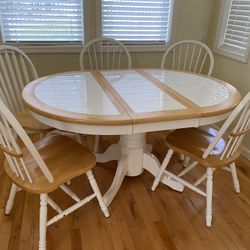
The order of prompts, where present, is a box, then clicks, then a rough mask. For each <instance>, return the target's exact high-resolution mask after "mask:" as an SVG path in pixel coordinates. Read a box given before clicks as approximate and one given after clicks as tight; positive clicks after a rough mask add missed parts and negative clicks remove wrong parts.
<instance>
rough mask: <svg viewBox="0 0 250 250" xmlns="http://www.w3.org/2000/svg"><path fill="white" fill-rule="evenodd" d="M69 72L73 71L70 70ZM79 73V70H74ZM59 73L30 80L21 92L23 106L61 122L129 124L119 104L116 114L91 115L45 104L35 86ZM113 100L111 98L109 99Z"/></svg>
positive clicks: (106, 124) (104, 124) (127, 117)
mask: <svg viewBox="0 0 250 250" xmlns="http://www.w3.org/2000/svg"><path fill="white" fill-rule="evenodd" d="M70 73H71V74H72V73H73V72H70ZM76 73H78V74H79V72H76ZM58 75H60V74H54V75H52V76H45V77H42V78H39V79H38V80H35V81H33V82H31V83H30V84H29V85H28V86H27V87H26V88H25V89H24V90H23V92H22V97H23V102H24V104H25V106H26V107H27V108H28V109H30V110H31V111H33V112H35V113H38V114H40V115H42V116H45V117H48V118H52V119H55V120H58V121H63V122H74V123H82V124H88V125H102V126H108V125H128V124H131V118H130V117H129V116H128V115H127V112H126V111H125V110H123V109H122V107H121V106H120V105H119V104H118V105H119V107H118V106H115V107H116V108H117V110H118V112H122V113H120V114H118V115H93V114H80V113H74V112H70V111H66V110H62V109H57V108H54V107H52V106H49V105H46V104H45V103H43V102H41V101H40V100H39V99H38V98H37V97H36V96H35V93H34V92H35V88H36V87H37V86H38V85H39V83H40V82H41V81H44V80H46V79H48V78H50V77H53V76H58ZM111 102H113V100H111Z"/></svg>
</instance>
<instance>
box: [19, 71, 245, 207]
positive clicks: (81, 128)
mask: <svg viewBox="0 0 250 250" xmlns="http://www.w3.org/2000/svg"><path fill="white" fill-rule="evenodd" d="M22 96H23V100H24V103H25V105H26V107H27V108H28V109H29V110H30V112H31V113H32V115H33V116H34V117H35V118H36V119H37V120H39V121H40V122H42V123H44V124H46V125H49V126H51V127H54V128H57V129H60V130H64V131H69V132H75V133H80V134H92V135H120V141H119V143H117V144H112V145H111V146H110V147H109V148H108V149H107V150H106V151H105V152H104V153H102V154H98V153H96V158H97V162H107V161H111V160H117V161H118V165H117V169H116V173H115V175H114V179H113V182H112V184H111V186H110V187H109V189H108V190H107V192H106V193H105V194H104V200H105V202H106V204H107V205H109V204H110V203H111V202H112V200H113V198H114V197H115V195H116V193H117V192H118V190H119V188H120V186H121V184H122V181H123V179H124V177H125V176H126V175H127V176H138V175H140V174H142V172H143V170H144V169H146V170H147V171H149V172H150V173H151V174H152V175H153V176H156V175H157V173H158V170H159V167H160V162H159V161H158V159H157V158H156V157H155V156H154V155H153V154H152V153H151V152H150V147H149V146H148V145H147V144H146V133H147V132H152V131H162V130H173V129H179V128H187V127H199V126H203V125H208V124H213V123H216V122H219V121H222V120H224V119H225V118H226V117H227V116H228V115H229V114H230V112H231V111H232V110H233V109H234V108H235V107H236V106H237V104H238V103H239V101H240V98H241V97H240V94H239V92H238V91H237V89H236V88H234V87H233V86H232V85H230V84H228V83H226V82H223V81H221V80H218V79H215V78H212V77H208V76H204V75H199V74H194V73H188V72H182V71H172V70H162V69H131V70H100V71H99V70H94V71H84V72H81V71H76V72H66V73H60V74H55V75H50V76H46V77H42V78H39V79H37V80H35V81H33V82H31V83H29V84H28V85H27V86H26V87H25V88H24V90H23V93H22ZM161 182H162V183H164V184H165V185H168V186H169V187H171V188H172V189H175V190H177V191H182V190H183V185H182V184H180V183H179V182H177V181H176V180H174V179H173V178H171V176H167V175H165V176H163V178H162V180H161Z"/></svg>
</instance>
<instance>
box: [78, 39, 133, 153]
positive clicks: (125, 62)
mask: <svg viewBox="0 0 250 250" xmlns="http://www.w3.org/2000/svg"><path fill="white" fill-rule="evenodd" d="M80 68H81V70H87V69H91V70H94V69H101V70H103V69H120V68H127V69H131V56H130V54H129V51H128V49H127V48H126V47H125V46H124V45H123V44H122V43H121V42H119V41H117V40H115V39H112V38H107V37H100V38H96V39H93V40H91V41H89V42H88V43H86V44H85V45H84V46H83V48H82V50H81V54H80ZM99 139H100V137H99V136H98V135H97V136H96V137H95V145H94V152H97V151H98V148H99Z"/></svg>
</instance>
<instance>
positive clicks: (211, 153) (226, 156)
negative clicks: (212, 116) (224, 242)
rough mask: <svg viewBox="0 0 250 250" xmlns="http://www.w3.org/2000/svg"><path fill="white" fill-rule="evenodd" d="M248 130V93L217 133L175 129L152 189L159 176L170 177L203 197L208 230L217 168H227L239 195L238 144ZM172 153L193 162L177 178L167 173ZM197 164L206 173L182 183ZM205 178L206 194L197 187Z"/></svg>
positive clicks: (212, 129) (249, 105)
mask: <svg viewBox="0 0 250 250" xmlns="http://www.w3.org/2000/svg"><path fill="white" fill-rule="evenodd" d="M249 129H250V92H249V93H248V94H247V95H246V96H245V97H244V98H243V100H242V101H241V103H240V104H239V105H238V106H237V107H236V108H235V110H234V111H233V112H232V113H231V115H230V116H229V118H228V119H227V120H226V122H225V123H224V125H223V126H222V127H221V129H220V130H219V131H217V130H215V129H214V128H188V129H179V130H175V131H174V132H172V133H170V134H169V135H168V136H167V138H166V145H167V147H168V148H169V150H168V152H167V154H166V156H165V159H164V160H163V163H162V165H161V168H160V170H159V172H158V175H157V177H156V178H155V181H154V183H153V186H152V190H155V188H156V187H157V185H158V184H159V182H160V180H161V178H162V176H163V175H167V176H169V178H173V179H175V180H176V181H178V182H180V183H182V184H183V185H184V186H187V187H188V188H191V189H192V190H194V191H195V192H197V193H199V194H201V195H203V196H205V197H206V225H207V226H208V227H210V226H211V222H212V190H213V172H214V170H215V169H217V168H224V167H225V166H226V168H227V170H229V171H230V172H231V174H232V178H233V184H234V188H235V191H236V192H237V193H239V192H240V185H239V181H238V178H237V173H236V167H235V161H236V160H237V159H238V157H239V156H240V145H241V142H242V140H243V138H244V136H245V135H246V134H247V131H248V130H249ZM174 151H175V152H178V153H181V154H184V155H187V156H188V157H190V158H191V159H193V160H194V162H193V163H191V164H190V165H189V166H188V167H187V168H185V169H184V170H182V171H181V172H180V173H179V175H178V176H176V175H174V174H172V173H171V172H169V171H167V170H166V167H167V165H168V163H169V161H170V159H171V157H172V155H173V153H174ZM198 164H199V165H201V166H204V167H206V173H205V174H203V175H202V176H201V177H200V178H199V179H198V180H196V181H195V182H194V183H190V182H188V181H187V180H184V179H183V176H184V175H185V174H186V173H188V172H189V171H190V170H192V169H193V168H194V167H196V166H197V165H198ZM227 166H229V167H227ZM205 179H206V180H207V181H206V191H203V190H202V189H200V188H198V187H197V186H198V185H199V184H201V183H202V182H203V181H204V180H205Z"/></svg>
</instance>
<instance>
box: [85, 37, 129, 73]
mask: <svg viewBox="0 0 250 250" xmlns="http://www.w3.org/2000/svg"><path fill="white" fill-rule="evenodd" d="M98 42H111V43H112V44H113V45H115V46H118V47H120V48H121V49H122V50H123V52H124V53H125V54H126V57H127V68H128V69H131V67H132V61H131V56H130V53H129V51H128V49H127V48H126V46H125V45H124V44H123V43H121V42H120V41H118V40H116V39H113V38H110V37H98V38H95V39H93V40H91V41H89V42H87V43H86V44H84V46H83V47H82V50H81V53H80V69H81V70H86V69H84V64H83V57H84V54H85V53H86V52H87V50H88V49H89V47H90V46H92V45H94V44H96V43H98ZM88 52H89V51H88ZM96 52H97V51H94V53H95V55H94V57H95V59H96V57H97V54H96ZM106 52H108V51H106ZM111 52H112V51H111ZM114 52H115V51H113V53H114ZM113 56H114V55H113ZM96 60H97V59H96ZM114 60H115V59H114Z"/></svg>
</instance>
